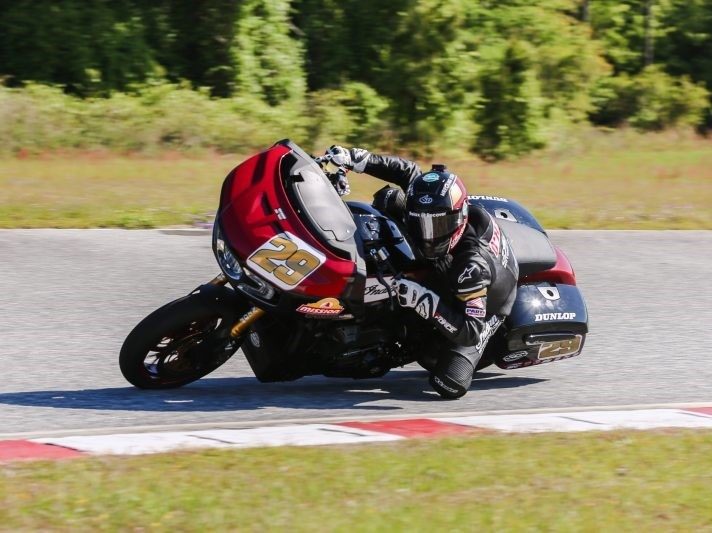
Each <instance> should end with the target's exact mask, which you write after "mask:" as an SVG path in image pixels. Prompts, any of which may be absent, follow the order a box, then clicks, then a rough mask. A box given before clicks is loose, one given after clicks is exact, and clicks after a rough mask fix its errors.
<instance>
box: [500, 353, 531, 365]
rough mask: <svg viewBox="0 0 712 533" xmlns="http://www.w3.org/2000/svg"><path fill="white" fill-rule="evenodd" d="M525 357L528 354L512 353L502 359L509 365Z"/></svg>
mask: <svg viewBox="0 0 712 533" xmlns="http://www.w3.org/2000/svg"><path fill="white" fill-rule="evenodd" d="M527 355H529V352H527V351H522V352H514V353H510V354H507V355H505V356H504V357H503V358H502V359H503V360H504V361H505V362H507V363H511V362H512V361H516V360H518V359H521V358H522V357H526V356H527Z"/></svg>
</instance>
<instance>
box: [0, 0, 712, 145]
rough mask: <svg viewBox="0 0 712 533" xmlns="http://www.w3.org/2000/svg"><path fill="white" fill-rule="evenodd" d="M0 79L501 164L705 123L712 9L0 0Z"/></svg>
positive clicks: (686, 0)
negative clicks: (184, 101) (201, 96)
mask: <svg viewBox="0 0 712 533" xmlns="http://www.w3.org/2000/svg"><path fill="white" fill-rule="evenodd" d="M0 78H1V79H2V81H3V84H4V85H5V86H6V87H17V88H21V87H23V86H24V85H25V84H27V83H28V82H39V83H44V84H53V85H59V86H61V87H62V88H63V90H64V91H65V92H66V93H68V94H71V95H75V96H77V97H79V98H84V99H96V98H102V97H109V96H112V95H115V94H116V93H117V92H121V93H129V94H131V93H134V94H139V93H141V92H142V91H145V90H146V87H151V86H155V85H159V84H162V83H172V84H178V85H180V84H183V85H184V86H185V84H189V85H190V87H192V88H194V89H199V90H200V89H202V90H203V91H208V92H209V95H210V96H211V97H212V98H215V99H236V101H239V102H240V104H239V105H241V106H242V107H243V108H251V107H254V108H257V107H259V108H260V109H263V110H264V112H266V113H273V114H280V115H282V116H283V117H285V119H284V124H285V129H286V127H288V126H289V125H291V124H297V123H298V122H300V121H301V122H303V124H300V125H299V128H300V131H303V132H304V133H303V134H304V135H305V136H307V137H309V138H314V137H316V136H320V135H321V136H323V135H324V134H325V133H330V132H333V133H334V134H336V135H337V136H338V137H340V140H342V141H344V142H353V143H364V142H366V143H375V144H383V143H384V139H387V141H388V143H390V144H392V143H398V144H402V145H410V146H420V147H428V146H434V145H453V146H458V147H463V148H467V149H471V150H473V151H475V152H477V153H479V154H481V155H482V156H484V157H488V158H493V159H496V158H502V157H508V156H513V155H518V154H522V153H526V152H528V151H530V150H532V149H536V148H538V147H541V146H544V145H545V144H546V142H547V132H549V131H551V130H552V129H556V128H559V127H562V126H566V125H570V124H578V123H591V124H593V125H596V126H604V127H618V126H622V125H630V126H632V127H635V128H638V129H641V130H660V129H665V128H669V127H677V126H693V127H696V128H698V129H700V130H705V129H707V128H710V127H712V120H711V119H710V112H709V107H710V91H712V0H547V1H546V2H532V1H524V0H389V1H388V2H384V1H383V0H154V1H151V2H144V1H141V0H0ZM154 93H155V91H154ZM245 102H248V103H247V104H246V103H245Z"/></svg>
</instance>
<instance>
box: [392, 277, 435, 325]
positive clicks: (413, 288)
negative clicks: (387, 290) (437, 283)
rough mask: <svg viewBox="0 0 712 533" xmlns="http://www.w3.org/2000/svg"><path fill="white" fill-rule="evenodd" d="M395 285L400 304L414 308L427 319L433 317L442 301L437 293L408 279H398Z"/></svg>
mask: <svg viewBox="0 0 712 533" xmlns="http://www.w3.org/2000/svg"><path fill="white" fill-rule="evenodd" d="M394 285H395V289H396V295H397V297H398V305H400V306H401V307H408V308H411V309H414V310H415V312H416V313H418V314H419V315H420V316H421V317H423V318H425V319H426V320H427V319H429V318H432V316H433V315H434V314H435V310H436V309H437V307H438V303H439V302H440V298H439V297H438V295H437V294H435V293H434V292H433V291H430V290H428V289H426V288H425V287H423V286H422V285H420V284H419V283H416V282H415V281H410V280H408V279H399V280H396V281H394Z"/></svg>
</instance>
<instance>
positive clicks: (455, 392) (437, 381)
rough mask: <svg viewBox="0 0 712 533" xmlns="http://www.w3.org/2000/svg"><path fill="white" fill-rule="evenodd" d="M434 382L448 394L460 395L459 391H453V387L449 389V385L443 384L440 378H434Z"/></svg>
mask: <svg viewBox="0 0 712 533" xmlns="http://www.w3.org/2000/svg"><path fill="white" fill-rule="evenodd" d="M433 381H434V382H435V383H437V384H438V385H440V386H441V387H442V388H443V389H445V390H446V391H448V392H452V393H453V394H459V392H460V391H459V390H457V389H453V388H452V387H448V386H447V385H445V383H443V381H442V380H441V379H440V378H439V377H438V376H433Z"/></svg>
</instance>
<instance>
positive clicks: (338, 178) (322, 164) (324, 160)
mask: <svg viewBox="0 0 712 533" xmlns="http://www.w3.org/2000/svg"><path fill="white" fill-rule="evenodd" d="M314 162H315V163H316V164H317V165H319V168H321V170H322V172H324V174H325V175H326V177H327V178H329V181H330V182H331V184H332V185H333V186H334V189H336V192H337V193H339V196H346V195H347V194H349V193H350V192H351V186H350V185H349V180H348V178H347V177H346V173H347V172H348V169H347V168H345V167H341V166H338V165H335V164H334V163H333V162H332V160H331V156H329V155H328V154H326V155H322V156H319V157H314ZM329 164H331V165H333V167H334V168H335V170H334V171H333V172H332V171H331V169H329V168H328V165H329Z"/></svg>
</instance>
